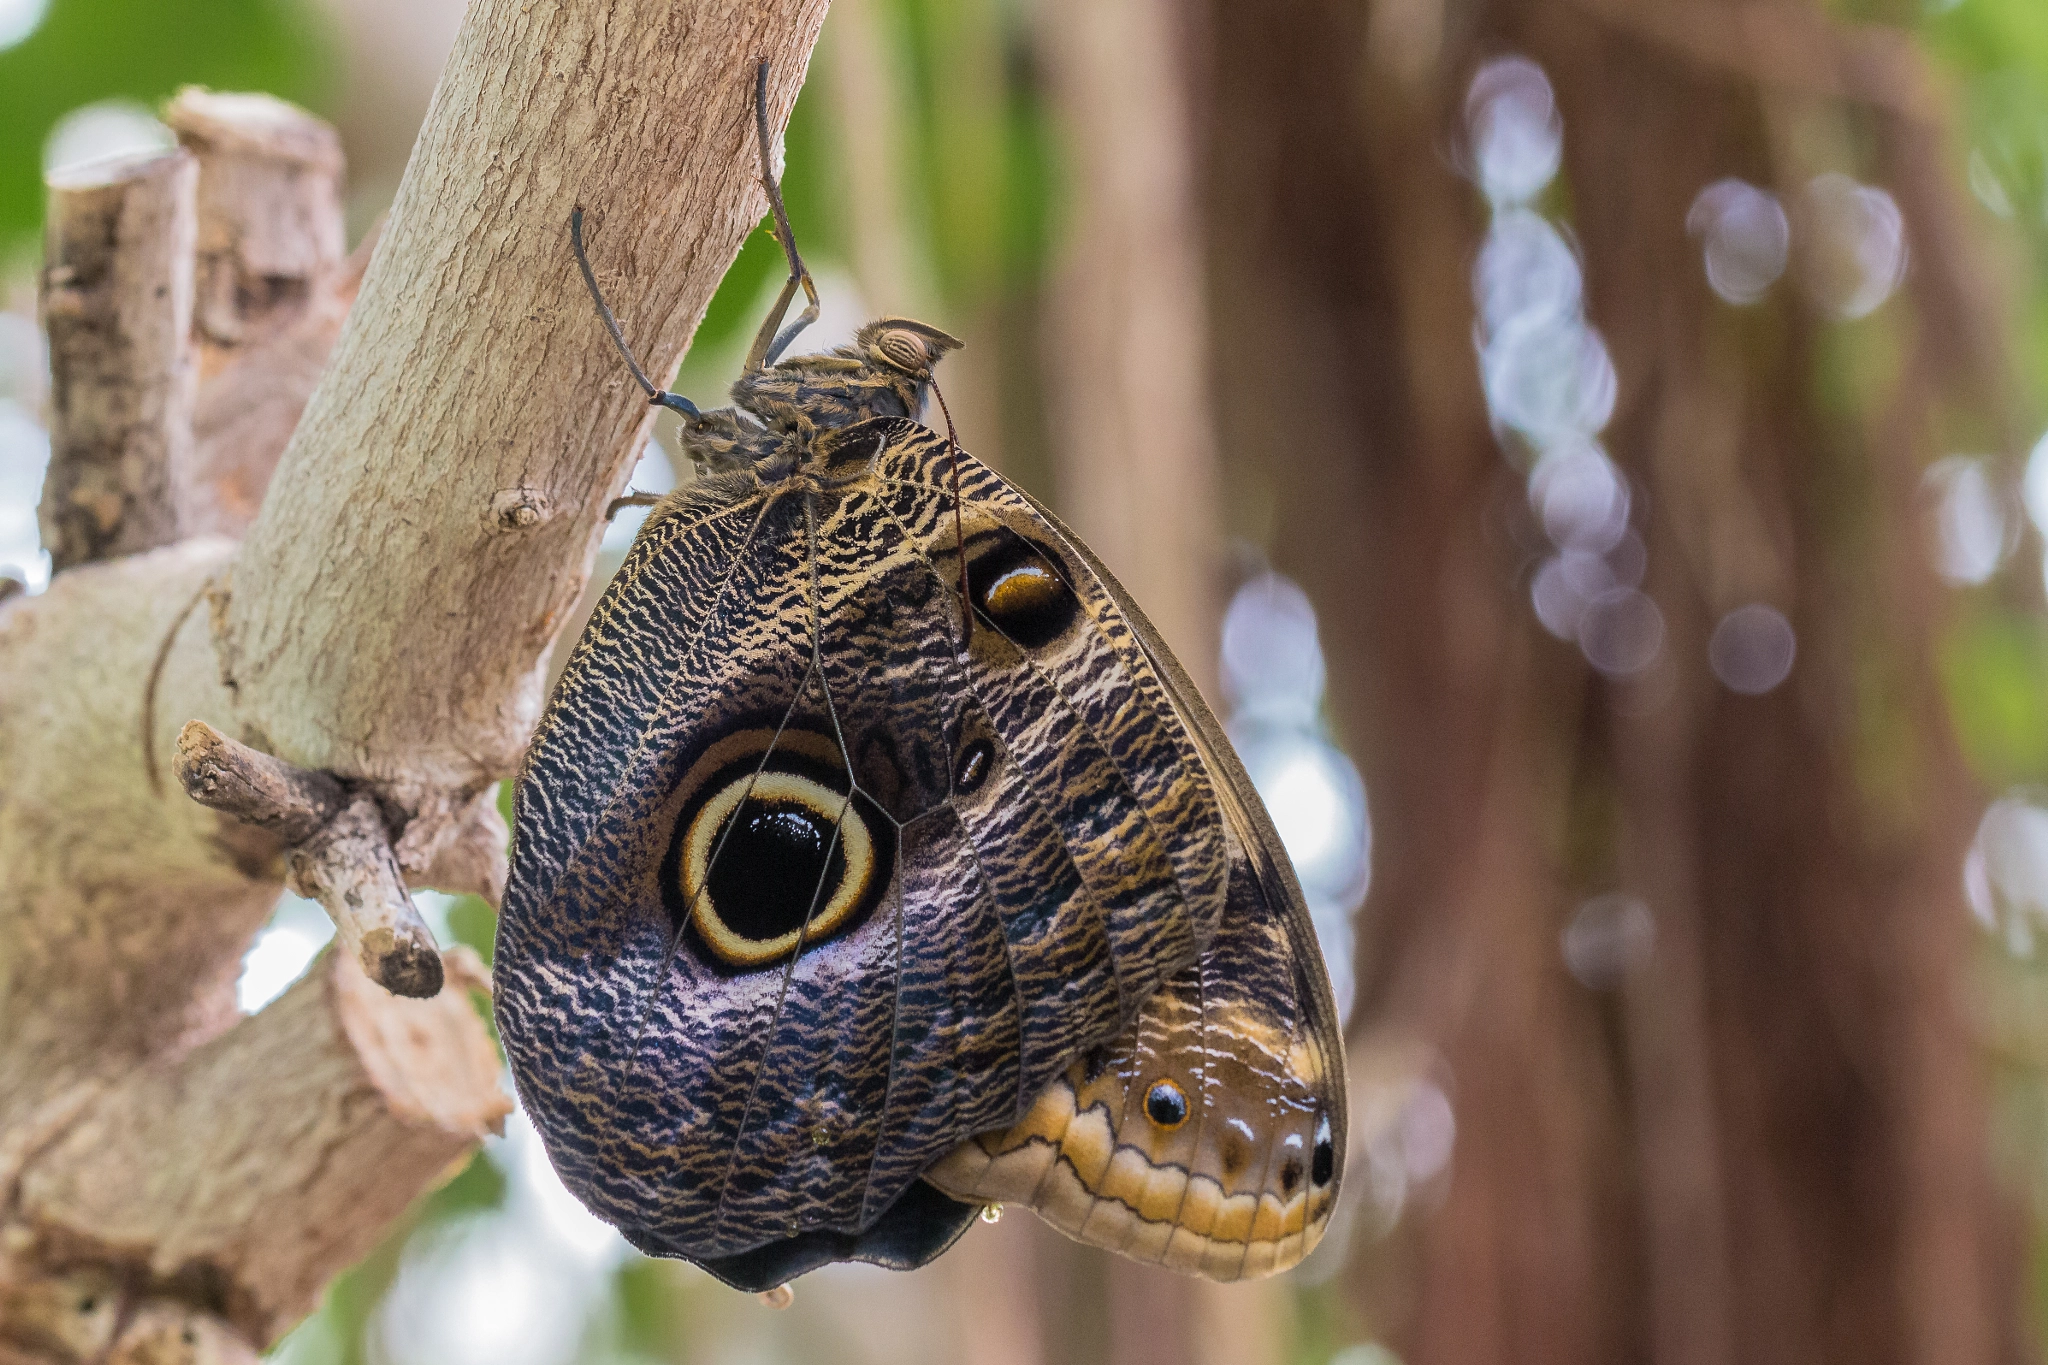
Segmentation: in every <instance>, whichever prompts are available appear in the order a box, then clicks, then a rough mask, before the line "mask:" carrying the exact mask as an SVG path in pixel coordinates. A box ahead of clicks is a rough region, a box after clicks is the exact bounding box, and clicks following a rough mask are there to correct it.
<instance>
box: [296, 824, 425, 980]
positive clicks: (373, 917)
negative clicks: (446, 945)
mask: <svg viewBox="0 0 2048 1365" xmlns="http://www.w3.org/2000/svg"><path fill="white" fill-rule="evenodd" d="M285 866H286V868H287V869H288V870H289V872H290V874H291V881H292V886H293V888H294V889H295V890H297V891H298V893H299V894H300V895H302V896H306V897H309V898H311V899H313V900H316V901H319V902H320V904H321V906H322V907H323V908H324V909H325V910H326V911H327V914H328V917H329V918H331V919H332V920H333V921H334V929H335V933H336V934H337V935H339V937H340V939H341V942H342V946H343V947H344V948H346V949H347V950H348V951H349V953H350V954H351V955H353V956H354V958H355V959H356V961H358V962H360V963H362V964H363V972H364V974H365V975H367V976H368V977H369V978H370V979H371V980H372V981H374V982H376V983H377V984H378V985H380V986H382V987H383V988H384V989H385V990H387V991H390V992H391V993H392V994H393V995H405V996H411V997H414V998H416V999H426V998H428V997H430V996H435V995H439V994H440V993H441V983H442V981H443V979H444V973H443V971H442V967H441V953H440V950H439V949H438V948H436V947H435V946H434V934H433V931H432V930H430V929H428V928H427V922H426V921H425V920H424V919H422V918H420V912H419V907H417V906H415V905H414V904H413V903H412V897H411V896H410V895H409V894H408V893H407V892H406V889H405V881H404V879H403V878H402V877H401V876H400V875H399V871H398V859H397V857H396V856H394V855H393V854H392V852H391V835H390V833H389V832H388V831H387V830H386V829H385V828H384V817H383V816H382V815H381V814H379V813H378V810H377V802H376V799H375V798H374V797H371V796H368V795H362V796H357V797H356V798H355V799H353V800H352V801H350V802H349V805H348V809H346V810H344V811H343V812H342V813H341V814H340V815H338V816H336V817H335V818H334V819H333V820H331V821H329V822H328V823H327V824H326V825H325V826H324V827H323V828H321V829H320V831H319V832H318V833H316V834H314V835H313V836H312V837H311V838H310V839H307V840H306V841H305V842H303V843H301V844H300V845H298V847H296V848H294V849H293V850H292V851H291V854H290V857H289V858H288V859H287V860H286V864H285Z"/></svg>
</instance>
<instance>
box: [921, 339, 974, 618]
mask: <svg viewBox="0 0 2048 1365" xmlns="http://www.w3.org/2000/svg"><path fill="white" fill-rule="evenodd" d="M925 382H926V383H928V384H930V385H931V386H932V397H934V398H936V399H938V400H939V411H940V412H942V413H944V414H945V415H946V453H947V454H948V455H950V456H951V457H952V460H953V540H954V543H955V544H957V545H958V546H959V548H960V605H961V607H962V609H963V610H964V611H965V613H966V621H967V627H966V636H965V638H966V640H967V642H968V643H969V644H972V643H973V642H974V599H973V598H972V597H969V596H968V595H967V532H966V530H965V528H964V525H963V523H962V522H961V519H960V441H959V438H958V437H956V436H954V435H953V410H952V409H951V408H949V407H947V406H946V395H945V394H943V393H940V392H939V381H938V380H937V379H935V378H933V377H932V376H931V375H930V374H927V375H926V376H925Z"/></svg>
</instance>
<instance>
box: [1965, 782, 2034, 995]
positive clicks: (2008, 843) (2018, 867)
mask: <svg viewBox="0 0 2048 1365" xmlns="http://www.w3.org/2000/svg"><path fill="white" fill-rule="evenodd" d="M1963 893H1964V896H1965V897H1966V899H1967V900H1968V902H1969V906H1970V912H1971V913H1972V914H1973V915H1975V916H1976V918H1977V921H1978V923H1980V924H1981V925H1983V927H1984V929H1985V930H1986V931H1987V932H1989V933H1991V934H1994V935H1996V936H1997V938H1998V939H1999V941H2000V943H2001V944H2003V945H2004V947H2005V949H2006V951H2007V952H2009V953H2011V954H2012V955H2013V956H2014V957H2022V958H2025V957H2032V956H2033V953H2034V946H2035V942H2036V939H2037V937H2038V935H2039V934H2040V932H2041V930H2042V928H2043V927H2044V924H2048V809H2044V808H2043V805H2042V793H2040V792H2037V791H2032V790H2019V791H2014V792H2010V793H2008V794H2007V795H2005V796H2003V797H2001V798H1999V799H1998V800H1996V801H1994V802H1992V803H1991V805H1990V807H1989V808H1988V809H1987V810H1986V811H1985V812H1984V818H1983V819H1982V820H1981V821H1979V822H1978V824H1977V835H1976V838H1975V839H1973V840H1972V841H1971V843H1970V850H1969V852H1968V853H1967V854H1966V855H1964V858H1963Z"/></svg>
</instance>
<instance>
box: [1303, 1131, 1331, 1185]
mask: <svg viewBox="0 0 2048 1365" xmlns="http://www.w3.org/2000/svg"><path fill="white" fill-rule="evenodd" d="M1336 1172H1337V1153H1336V1149H1335V1148H1333V1147H1331V1146H1330V1140H1329V1139H1328V1138H1318V1139H1317V1140H1316V1154H1315V1163H1314V1164H1313V1165H1311V1166H1310V1167H1309V1168H1308V1178H1309V1179H1310V1180H1313V1181H1315V1182H1316V1184H1318V1185H1327V1184H1329V1183H1330V1177H1331V1176H1332V1175H1335V1174H1336Z"/></svg>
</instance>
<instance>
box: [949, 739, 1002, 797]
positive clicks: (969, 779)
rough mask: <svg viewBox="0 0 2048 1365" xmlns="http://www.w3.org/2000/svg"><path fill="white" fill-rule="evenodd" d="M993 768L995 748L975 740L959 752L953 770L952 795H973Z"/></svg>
mask: <svg viewBox="0 0 2048 1365" xmlns="http://www.w3.org/2000/svg"><path fill="white" fill-rule="evenodd" d="M995 766H996V746H995V745H993V744H991V743H989V742H988V741H987V740H985V739H977V740H975V741H974V742H973V743H971V744H969V745H968V746H967V747H966V748H964V749H962V750H961V751H960V761H959V763H958V764H956V765H955V766H954V768H953V794H954V795H955V796H972V795H974V793H975V792H977V791H979V790H980V789H981V784H982V783H984V782H986V781H988V775H989V773H990V772H992V771H993V770H994V769H995Z"/></svg>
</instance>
